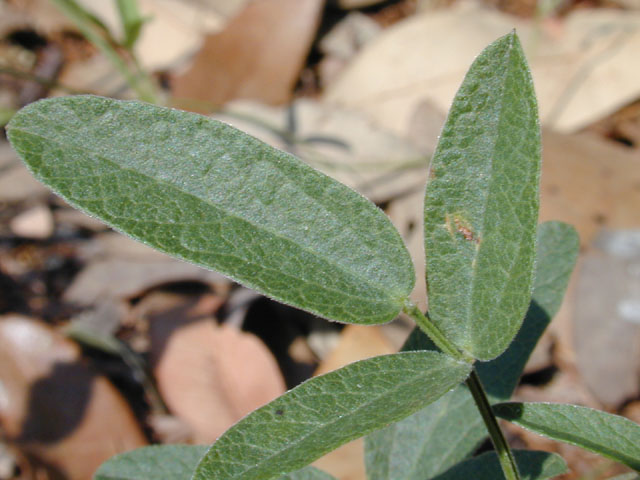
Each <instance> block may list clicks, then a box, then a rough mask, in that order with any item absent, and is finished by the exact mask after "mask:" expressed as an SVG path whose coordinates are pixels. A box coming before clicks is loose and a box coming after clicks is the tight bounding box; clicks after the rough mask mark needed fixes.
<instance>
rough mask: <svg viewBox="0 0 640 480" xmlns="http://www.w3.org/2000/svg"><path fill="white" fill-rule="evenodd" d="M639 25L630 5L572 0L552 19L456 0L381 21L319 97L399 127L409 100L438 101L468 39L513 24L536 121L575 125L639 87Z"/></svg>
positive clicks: (452, 80)
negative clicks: (595, 5)
mask: <svg viewBox="0 0 640 480" xmlns="http://www.w3.org/2000/svg"><path fill="white" fill-rule="evenodd" d="M639 26H640V12H629V11H623V10H606V9H577V10H574V11H572V12H571V13H570V14H569V15H568V16H567V17H566V19H564V20H563V21H562V23H560V24H558V22H557V21H550V22H546V23H545V22H543V23H542V24H540V25H539V26H536V24H533V23H531V22H528V21H526V20H523V19H517V18H515V17H513V16H509V15H506V14H504V13H501V12H498V11H496V10H493V9H490V8H487V7H486V5H483V4H480V3H479V2H459V3H457V4H456V5H454V6H453V7H452V8H447V9H442V10H437V11H427V12H424V13H421V14H417V15H414V16H412V17H409V18H407V19H405V20H403V21H401V22H399V23H398V24H396V25H394V26H393V27H392V28H389V29H387V30H386V31H385V32H384V33H382V34H381V35H380V36H379V37H378V38H376V40H375V41H373V42H371V43H370V44H368V45H367V47H366V48H365V49H364V50H363V51H362V52H361V53H360V54H359V55H358V56H357V57H356V58H355V59H354V61H353V62H352V64H351V65H350V66H349V67H348V68H347V69H346V70H345V72H343V74H342V75H341V76H340V77H339V78H338V80H336V82H335V83H334V84H332V85H330V86H329V88H328V90H327V94H326V98H327V100H329V101H330V102H332V103H336V104H339V105H343V106H347V107H351V108H357V109H359V110H362V111H363V112H366V113H367V115H369V116H371V118H373V119H375V121H376V122H377V123H379V124H380V125H383V126H385V127H386V128H389V129H391V130H393V131H395V132H397V133H400V134H404V132H405V131H406V130H407V128H408V125H409V120H410V116H411V112H412V111H413V109H414V108H415V105H416V104H417V103H418V102H419V101H422V100H423V99H429V100H431V101H433V102H434V103H435V104H436V105H437V106H438V107H439V108H440V109H441V110H442V111H447V110H448V108H449V105H450V103H451V100H452V98H453V96H454V94H455V92H456V90H457V89H458V87H459V85H460V82H461V80H462V77H463V75H464V72H465V71H466V69H467V66H468V65H469V64H470V63H471V61H472V60H473V58H474V57H475V56H476V55H477V54H478V53H479V50H480V48H479V47H478V46H479V45H486V44H488V43H490V42H491V41H493V39H495V38H496V37H499V36H501V35H504V34H505V33H507V32H508V31H510V30H512V29H513V28H516V30H517V31H518V35H519V36H520V38H521V39H522V41H523V45H524V47H525V51H526V52H527V57H528V59H529V63H530V66H531V70H532V73H533V78H534V82H535V84H536V92H537V96H538V101H539V106H540V117H541V119H542V122H543V124H546V125H548V126H550V127H553V128H555V129H557V130H560V131H565V132H570V131H576V130H578V129H580V128H582V127H584V126H586V125H588V124H590V123H592V122H593V121H594V120H597V119H598V118H601V117H603V116H605V115H607V114H609V113H611V112H612V111H615V110H616V109H618V108H619V107H620V106H622V105H624V104H625V103H627V102H630V101H632V100H634V99H636V98H637V97H638V95H640V86H639V85H638V82H637V76H638V68H637V62H636V61H635V58H636V56H637V51H638V48H639V46H640V29H639V28H638V27H639ZM451 32H455V34H453V35H452V34H451ZM442 38H447V40H448V41H447V42H442V41H441V39H442Z"/></svg>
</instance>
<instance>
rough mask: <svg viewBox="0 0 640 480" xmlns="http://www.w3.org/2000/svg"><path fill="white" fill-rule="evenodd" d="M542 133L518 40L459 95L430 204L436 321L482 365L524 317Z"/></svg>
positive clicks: (483, 61) (498, 45)
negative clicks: (480, 361)
mask: <svg viewBox="0 0 640 480" xmlns="http://www.w3.org/2000/svg"><path fill="white" fill-rule="evenodd" d="M539 171H540V127H539V125H538V111H537V104H536V98H535V92H534V90H533V83H532V80H531V75H530V73H529V69H528V66H527V63H526V60H525V57H524V53H523V52H522V48H521V46H520V42H519V41H518V38H517V36H516V34H515V33H510V34H509V35H506V36H505V37H502V38H500V39H499V40H497V41H496V42H494V43H493V44H491V45H489V46H488V47H487V48H486V49H485V50H484V51H483V52H482V53H481V54H480V55H479V56H478V58H477V59H476V60H475V61H474V63H473V65H472V66H471V68H470V69H469V72H468V73H467V76H466V77H465V79H464V82H463V83H462V86H461V87H460V90H459V91H458V93H457V94H456V97H455V99H454V101H453V105H452V107H451V110H450V112H449V116H448V118H447V121H446V124H445V126H444V129H443V131H442V134H441V136H440V141H439V143H438V147H437V149H436V152H435V154H434V156H433V159H432V162H431V166H430V171H429V179H428V183H427V190H426V195H425V206H424V218H425V222H424V223H425V252H426V271H427V285H428V294H429V315H430V317H431V319H432V320H433V322H435V323H436V324H437V325H438V326H439V327H440V329H441V330H442V331H443V333H444V334H445V336H447V337H448V338H449V340H451V341H452V342H453V343H455V344H456V345H457V346H458V347H459V348H460V349H462V350H464V351H465V352H467V353H468V354H470V355H472V356H473V357H475V358H477V359H479V360H491V359H492V358H495V357H497V356H498V355H499V354H500V353H502V352H503V351H504V350H505V349H506V348H507V347H508V346H509V344H510V343H511V341H512V340H513V338H514V336H515V335H516V333H517V332H518V330H519V328H520V325H521V324H522V320H523V318H524V315H525V313H526V311H527V307H528V304H529V298H530V294H531V288H532V285H533V271H534V268H533V267H534V258H535V240H536V224H537V220H538V180H539Z"/></svg>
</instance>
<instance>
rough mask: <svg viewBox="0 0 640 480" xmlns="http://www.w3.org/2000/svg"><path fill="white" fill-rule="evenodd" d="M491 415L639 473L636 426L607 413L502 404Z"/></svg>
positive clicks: (571, 407)
mask: <svg viewBox="0 0 640 480" xmlns="http://www.w3.org/2000/svg"><path fill="white" fill-rule="evenodd" d="M493 410H494V413H495V414H496V415H497V416H499V417H501V418H504V419H505V420H509V421H510V422H513V423H515V424H516V425H520V426H521V427H524V428H526V429H528V430H531V431H533V432H536V433H539V434H540V435H544V436H545V437H549V438H552V439H553V440H558V441H560V442H565V443H570V444H572V445H577V446H578V447H581V448H584V449H585V450H590V451H592V452H594V453H597V454H599V455H602V456H604V457H607V458H610V459H612V460H615V461H617V462H620V463H623V464H625V465H627V466H628V467H631V468H633V469H634V470H636V471H639V472H640V425H638V424H637V423H634V422H632V421H631V420H629V419H627V418H624V417H620V416H618V415H613V414H611V413H605V412H601V411H600V410H593V409H591V408H587V407H578V406H576V405H563V404H557V403H516V402H512V403H502V404H499V405H495V406H494V407H493Z"/></svg>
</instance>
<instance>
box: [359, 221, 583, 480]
mask: <svg viewBox="0 0 640 480" xmlns="http://www.w3.org/2000/svg"><path fill="white" fill-rule="evenodd" d="M578 249H579V242H578V236H577V234H576V232H575V230H574V229H573V227H571V226H569V225H567V224H564V223H561V222H545V223H543V224H541V225H539V227H538V260H537V262H536V279H535V286H534V290H533V298H532V300H531V304H530V305H529V310H528V312H527V315H526V318H525V320H524V323H523V324H522V328H521V329H520V332H518V335H517V336H516V338H515V340H514V341H513V343H512V344H511V345H510V346H509V348H508V349H507V351H506V352H504V353H503V354H502V355H500V356H499V357H498V358H496V359H495V360H492V361H490V362H487V363H482V362H477V363H476V369H477V371H478V375H480V378H481V380H482V383H483V385H484V387H485V389H486V390H487V393H488V395H489V397H490V400H491V401H492V402H504V401H506V400H508V399H509V398H510V397H511V394H512V393H513V390H514V389H515V387H516V384H517V382H518V379H519V378H520V375H521V373H522V370H523V369H524V366H525V364H526V362H527V359H528V358H529V355H531V352H532V351H533V349H534V347H535V345H536V343H537V342H538V339H539V338H540V336H541V335H542V333H543V332H544V330H545V328H546V327H547V325H548V324H549V322H550V321H551V318H552V317H553V316H554V315H555V314H556V312H557V311H558V309H559V308H560V304H561V303H562V298H563V296H564V292H565V290H566V288H567V284H568V283H569V277H570V275H571V271H572V270H573V266H574V264H575V261H576V258H577V255H578ZM434 348H435V347H433V345H432V343H431V341H430V340H429V339H428V337H426V335H424V334H423V333H422V332H421V331H420V330H419V329H417V328H416V330H414V332H413V334H412V335H411V336H410V337H409V339H408V340H407V342H406V344H405V346H404V347H403V350H404V351H411V350H431V349H434ZM486 436H487V430H486V428H485V426H484V423H483V421H482V417H480V414H479V413H478V409H477V408H476V405H475V403H474V402H473V398H472V397H471V394H470V393H469V391H468V389H467V388H466V386H464V385H460V386H458V387H457V388H455V389H454V390H453V391H451V392H449V393H447V394H446V395H444V396H443V397H442V398H440V399H438V400H437V401H436V402H434V403H432V404H431V405H428V406H427V407H425V408H423V409H422V410H420V411H419V412H417V413H415V414H413V415H411V416H410V417H407V418H406V419H404V420H402V421H400V422H397V423H394V424H393V425H390V426H388V427H387V428H384V429H382V430H379V431H376V432H373V433H372V434H370V435H368V436H367V437H366V439H365V464H366V467H367V473H368V475H369V478H375V479H376V480H425V479H427V478H431V477H432V476H434V475H436V474H438V473H441V472H442V471H444V470H445V469H447V468H449V467H451V466H452V465H454V464H456V463H457V462H459V461H461V460H463V459H464V458H466V457H468V456H469V455H471V453H472V452H473V450H475V449H476V448H477V446H478V445H479V444H480V443H481V442H482V441H483V439H484V438H486Z"/></svg>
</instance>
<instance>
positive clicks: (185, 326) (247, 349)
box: [149, 302, 285, 443]
mask: <svg viewBox="0 0 640 480" xmlns="http://www.w3.org/2000/svg"><path fill="white" fill-rule="evenodd" d="M202 313H203V309H202V307H201V306H200V307H199V306H198V304H197V303H196V304H194V303H192V302H187V303H183V304H182V305H178V306H176V307H174V308H172V309H170V310H168V311H164V312H162V313H157V314H155V315H151V316H150V317H149V319H150V336H151V359H152V360H151V361H152V365H153V371H154V374H155V377H156V381H157V384H158V389H159V391H160V393H161V394H162V396H163V398H164V400H165V403H166V404H167V406H168V407H169V410H170V411H171V412H172V413H173V414H174V415H176V416H177V417H179V418H181V419H182V420H183V421H185V423H187V424H188V425H189V426H190V427H191V429H192V432H193V441H194V442H195V443H212V442H213V441H215V440H216V438H218V436H220V435H221V434H222V433H223V432H224V431H225V430H226V429H227V428H229V427H230V426H231V425H232V424H233V423H235V422H237V421H238V420H239V419H240V418H242V417H243V416H244V415H246V414H247V413H249V412H251V411H253V410H254V409H256V408H258V407H259V406H261V405H263V404H265V403H267V402H269V401H270V400H273V399H274V398H275V397H277V396H278V395H281V394H282V393H284V391H285V385H284V380H283V378H282V375H281V373H280V371H279V369H278V366H277V364H276V361H275V359H274V358H273V356H272V355H271V353H270V352H269V351H268V350H267V348H266V347H265V346H264V344H263V343H262V342H261V341H260V340H259V339H258V338H257V337H255V336H253V335H251V334H248V333H243V332H241V331H239V330H238V329H236V328H234V327H228V326H224V325H223V326H218V324H217V323H216V322H215V320H214V319H212V318H211V317H203V316H202Z"/></svg>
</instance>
